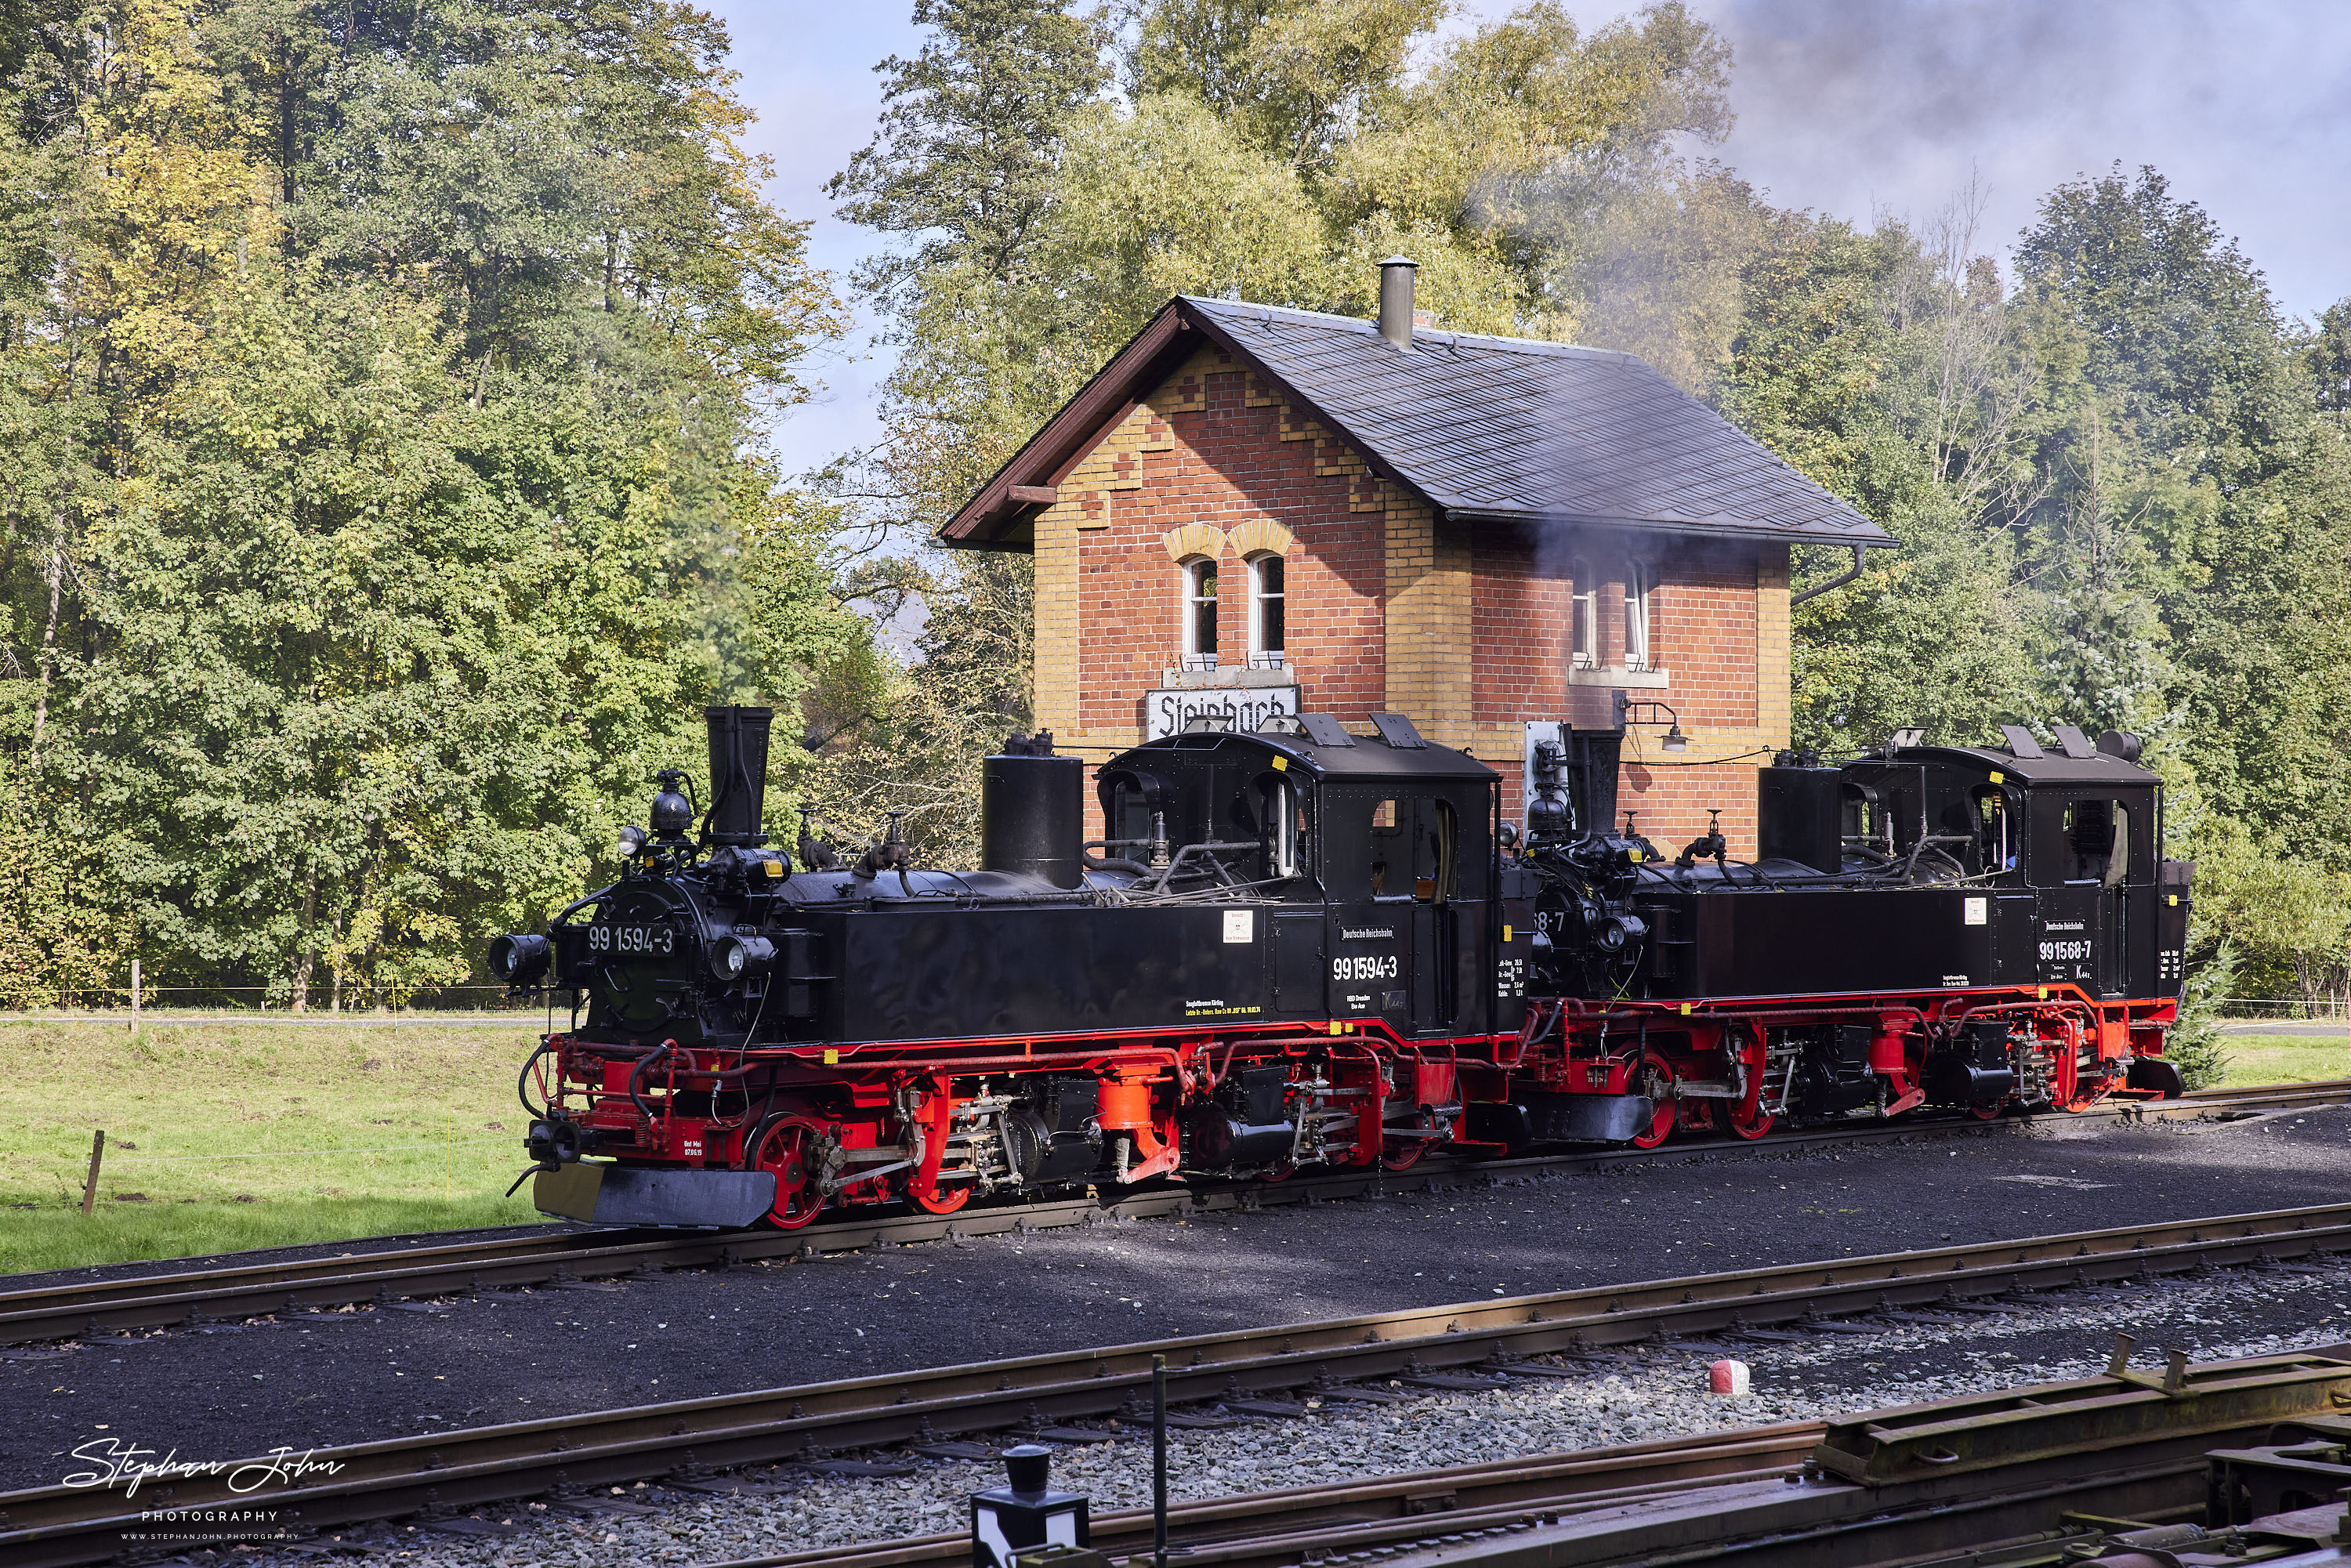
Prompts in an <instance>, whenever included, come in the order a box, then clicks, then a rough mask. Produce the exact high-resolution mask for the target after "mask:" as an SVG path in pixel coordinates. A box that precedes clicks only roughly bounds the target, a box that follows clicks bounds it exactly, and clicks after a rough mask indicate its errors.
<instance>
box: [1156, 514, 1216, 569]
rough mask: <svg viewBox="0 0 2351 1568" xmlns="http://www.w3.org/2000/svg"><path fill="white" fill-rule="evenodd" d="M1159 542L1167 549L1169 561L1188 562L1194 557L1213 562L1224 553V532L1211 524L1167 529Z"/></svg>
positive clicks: (1189, 524)
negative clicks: (1205, 558) (1201, 557)
mask: <svg viewBox="0 0 2351 1568" xmlns="http://www.w3.org/2000/svg"><path fill="white" fill-rule="evenodd" d="M1159 542H1160V543H1161V544H1163V545H1165V546H1166V547H1167V559H1169V560H1175V561H1184V560H1190V559H1192V558H1193V557H1194V556H1206V557H1207V558H1208V559H1210V560H1214V559H1217V557H1218V556H1220V555H1222V554H1224V553H1225V530H1224V529H1222V528H1217V526H1216V525H1215V524H1213V523H1186V524H1185V525H1184V526H1183V527H1182V528H1170V529H1168V530H1167V532H1165V534H1163V535H1161V536H1160V538H1159Z"/></svg>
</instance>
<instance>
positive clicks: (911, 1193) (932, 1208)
mask: <svg viewBox="0 0 2351 1568" xmlns="http://www.w3.org/2000/svg"><path fill="white" fill-rule="evenodd" d="M906 1196H907V1197H911V1198H913V1199H914V1207H917V1208H920V1209H923V1210H924V1211H925V1212H926V1213H930V1214H953V1213H954V1212H955V1211H956V1209H958V1208H961V1207H963V1206H964V1205H965V1204H967V1203H969V1202H970V1201H971V1187H970V1186H969V1185H968V1184H965V1185H962V1186H933V1187H932V1188H931V1190H930V1191H928V1192H922V1191H919V1190H917V1189H915V1188H914V1187H912V1186H910V1187H908V1188H907V1189H906Z"/></svg>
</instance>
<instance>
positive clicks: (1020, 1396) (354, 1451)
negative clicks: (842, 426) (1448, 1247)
mask: <svg viewBox="0 0 2351 1568" xmlns="http://www.w3.org/2000/svg"><path fill="white" fill-rule="evenodd" d="M2346 1251H2351V1204H2337V1205H2325V1206H2319V1207H2305V1208H2294V1209H2283V1210H2278V1211H2274V1212H2270V1213H2262V1214H2248V1215H2235V1216H2226V1217H2220V1218H2204V1219H2196V1220H2185V1221H2177V1222H2166V1223H2160V1224H2153V1225H2141V1226H2131V1227H2122V1228H2110V1229H2105V1230H2095V1231H2083V1232H2074V1233H2070V1234H2065V1235H2059V1236H2050V1237H2041V1238H2034V1239H2022V1240H2009V1241H1993V1242H1983V1243H1977V1244H1970V1245H1966V1246H1957V1247H1941V1248H1934V1249H1925V1250H1922V1251H1917V1252H1902V1253H1888V1254H1880V1255H1877V1256H1874V1257H1867V1258H1858V1259H1855V1258H1845V1259H1836V1260H1825V1261H1818V1262H1809V1263H1801V1264H1794V1265H1787V1266H1782V1267H1777V1268H1768V1269H1750V1270H1737V1271H1735V1272H1731V1273H1726V1274H1714V1275H1701V1276H1694V1277H1688V1278H1684V1279H1675V1280H1664V1281H1647V1282H1644V1283H1638V1284H1630V1285H1616V1286H1605V1287H1598V1288H1593V1289H1585V1290H1577V1291H1556V1292H1551V1293H1546V1294H1541V1295H1532V1296H1520V1297H1515V1298H1509V1299H1503V1300H1497V1301H1470V1302H1464V1303H1458V1304H1450V1305H1444V1306H1437V1307H1427V1308H1415V1309H1410V1310H1406V1311H1402V1312H1379V1313H1371V1314H1365V1315H1361V1316H1355V1317H1350V1318H1343V1319H1337V1320H1332V1321H1326V1322H1304V1323H1292V1324H1286V1325H1278V1326H1274V1327H1270V1328H1263V1329H1250V1330H1237V1331H1228V1332H1226V1333H1213V1334H1198V1335H1192V1336H1188V1337H1185V1338H1180V1339H1174V1340H1163V1341H1158V1342H1153V1343H1138V1344H1126V1345H1114V1346H1107V1347H1102V1348H1095V1349H1086V1350H1078V1351H1072V1352H1062V1353H1056V1354H1046V1355H1031V1356H1023V1357H1017V1358H1013V1359H1009V1360H1004V1361H995V1362H983V1363H977V1364H967V1365H961V1366H947V1367H938V1368H933V1369H929V1370H925V1371H917V1372H909V1373H889V1374H884V1375H877V1376H872V1377H862V1378H852V1379H845V1380H840V1381H835V1382H829V1383H819V1384H809V1385H798V1386H792V1387H785V1388H775V1389H762V1390H756V1391H753V1392H749V1393H744V1394H734V1395H726V1396H713V1397H707V1398H703V1399H695V1400H686V1401H681V1402H676V1403H672V1404H663V1405H651V1406H637V1407H634V1408H627V1409H619V1410H604V1411H592V1412H586V1413H581V1414H578V1415H571V1416H549V1417H544V1418H541V1419H538V1420H534V1421H528V1422H521V1423H516V1424H512V1425H507V1426H498V1427H479V1428H474V1429H471V1430H460V1431H450V1432H438V1433H432V1434H427V1435H423V1436H419V1437H402V1438H393V1439H388V1440H385V1441H381V1442H376V1443H367V1444H360V1445H355V1446H351V1447H348V1448H335V1449H328V1450H320V1451H319V1453H318V1454H316V1455H315V1456H313V1458H314V1459H315V1461H316V1462H318V1463H319V1464H324V1465H331V1466H333V1467H334V1468H333V1469H331V1470H322V1471H319V1472H317V1473H318V1474H319V1475H322V1476H329V1477H331V1478H332V1479H324V1480H319V1481H309V1480H308V1479H299V1480H298V1484H295V1485H293V1486H290V1487H287V1488H286V1489H284V1490H276V1491H273V1492H271V1493H270V1494H269V1497H270V1502H271V1505H272V1506H273V1507H277V1508H280V1509H293V1510H296V1511H298V1513H299V1516H300V1517H301V1518H302V1519H303V1520H304V1521H306V1522H308V1523H309V1524H312V1525H318V1524H324V1523H329V1522H338V1521H359V1520H365V1519H374V1518H383V1517H388V1516H392V1515H397V1514H406V1513H413V1512H417V1511H429V1510H435V1509H442V1508H447V1507H452V1506H457V1507H471V1506H474V1505H475V1504H478V1503H482V1502H487V1501H495V1500H509V1499H513V1498H517V1497H529V1496H536V1495H538V1494H540V1493H543V1492H549V1491H559V1490H564V1489H567V1488H570V1487H574V1486H580V1485H596V1486H605V1485H611V1484H613V1483H616V1482H622V1481H634V1480H640V1479H653V1478H656V1477H664V1476H671V1477H682V1478H692V1477H695V1476H697V1475H699V1474H700V1473H702V1472H704V1471H705V1470H706V1469H711V1468H721V1469H723V1468H731V1467H739V1466H744V1465H751V1464H772V1463H776V1462H779V1461H792V1460H799V1461H808V1460H812V1459H817V1458H823V1457H825V1456H826V1455H827V1454H829V1453H831V1451H833V1450H836V1449H841V1448H876V1447H882V1446H884V1445H890V1444H898V1443H904V1442H910V1441H925V1440H935V1439H939V1438H945V1437H957V1436H963V1435H974V1434H981V1435H993V1434H996V1433H1000V1432H1002V1431H1004V1430H1006V1429H1007V1428H1010V1427H1020V1426H1023V1425H1034V1424H1040V1423H1050V1422H1068V1421H1074V1420H1085V1419H1090V1418H1092V1419H1099V1418H1102V1417H1106V1416H1124V1417H1125V1418H1126V1419H1128V1420H1132V1419H1134V1417H1135V1416H1136V1414H1137V1412H1138V1409H1139V1406H1140V1402H1141V1401H1142V1400H1143V1399H1144V1397H1145V1395H1146V1391H1147V1390H1148V1388H1149V1386H1150V1383H1151V1375H1152V1373H1151V1358H1152V1356H1153V1355H1155V1354H1163V1355H1165V1356H1166V1357H1167V1360H1168V1385H1169V1397H1170V1399H1171V1400H1174V1401H1175V1402H1178V1403H1194V1404H1196V1403H1205V1402H1209V1401H1214V1400H1219V1399H1233V1398H1249V1397H1264V1396H1280V1395H1284V1394H1287V1393H1288V1392H1290V1391H1291V1390H1294V1389H1299V1388H1301V1387H1303V1388H1312V1387H1315V1386H1317V1385H1324V1386H1328V1385H1336V1384H1339V1383H1343V1382H1346V1381H1350V1380H1357V1379H1364V1378H1387V1379H1408V1378H1426V1377H1432V1376H1437V1375H1443V1374H1447V1373H1451V1374H1454V1375H1455V1377H1454V1379H1453V1380H1452V1381H1451V1382H1450V1383H1447V1382H1445V1381H1442V1380H1441V1379H1440V1381H1438V1382H1437V1383H1436V1384H1435V1385H1436V1386H1456V1387H1458V1386H1461V1381H1460V1379H1459V1376H1458V1375H1459V1374H1460V1373H1461V1372H1463V1371H1464V1370H1465V1369H1479V1368H1483V1369H1485V1370H1487V1371H1489V1372H1491V1373H1494V1374H1499V1375H1508V1374H1510V1370H1511V1367H1512V1365H1513V1364H1514V1363H1520V1362H1523V1361H1524V1358H1527V1357H1530V1356H1535V1355H1541V1354H1552V1355H1559V1354H1565V1355H1568V1356H1571V1357H1573V1356H1576V1355H1580V1354H1589V1353H1592V1352H1594V1351H1597V1350H1601V1349H1603V1348H1604V1347H1607V1346H1611V1345H1623V1344H1630V1343H1637V1342H1639V1341H1642V1340H1644V1339H1651V1338H1656V1339H1665V1338H1667V1337H1668V1336H1670V1335H1673V1334H1677V1333H1722V1332H1725V1331H1728V1332H1730V1333H1738V1332H1740V1331H1741V1330H1747V1329H1763V1328H1768V1327H1770V1326H1771V1325H1773V1324H1788V1323H1796V1324H1802V1322H1805V1321H1806V1320H1807V1319H1808V1318H1810V1319H1817V1318H1818V1317H1820V1316H1821V1315H1823V1313H1829V1314H1834V1313H1835V1312H1870V1311H1873V1310H1877V1309H1898V1308H1901V1307H1906V1306H1907V1307H1917V1306H1936V1305H1938V1304H1946V1305H1947V1306H1948V1308H1949V1309H1950V1310H1964V1309H1965V1308H1966V1307H1968V1306H1969V1305H1970V1304H1971V1303H1974V1304H1979V1305H1980V1304H1981V1303H1982V1301H1983V1300H1984V1299H1987V1298H1992V1297H1998V1296H2015V1295H2019V1294H2028V1293H2030V1292H2033V1291H2044V1290H2050V1289H2055V1288H2061V1287H2064V1286H2067V1285H2074V1284H2086V1283H2089V1282H2091V1281H2116V1280H2124V1281H2128V1280H2133V1279H2154V1278H2157V1277H2160V1276H2165V1275H2179V1274H2189V1275H2193V1274H2197V1273H2199V1272H2201V1271H2202V1270H2207V1269H2210V1268H2212V1267H2215V1266H2229V1265H2241V1264H2260V1263H2272V1262H2279V1261H2283V1260H2287V1259H2292V1258H2305V1257H2313V1256H2332V1255H2334V1254H2336V1253H2341V1252H2346ZM1558 1370H1559V1369H1558V1367H1557V1366H1556V1365H1552V1366H1550V1367H1548V1368H1547V1370H1546V1371H1545V1372H1542V1373H1537V1372H1535V1371H1533V1370H1532V1368H1531V1367H1530V1368H1529V1370H1528V1371H1527V1373H1526V1375H1557V1373H1558ZM1497 1381H1499V1377H1498V1378H1497ZM242 1495H243V1494H241V1493H239V1492H238V1491H236V1490H235V1489H234V1488H233V1487H232V1486H231V1484H230V1482H229V1480H228V1479H226V1478H225V1476H222V1475H212V1476H199V1477H186V1478H183V1479H178V1480H176V1481H175V1482H172V1483H171V1484H169V1485H164V1486H157V1487H154V1488H152V1490H150V1492H149V1493H148V1496H149V1497H150V1499H151V1500H150V1501H149V1502H148V1503H147V1506H150V1507H154V1506H169V1507H174V1508H190V1507H213V1506H220V1505H224V1504H231V1503H235V1502H236V1501H238V1500H240V1499H241V1497H242ZM0 1515H5V1527H0V1561H5V1562H8V1563H25V1564H29V1565H41V1564H66V1563H85V1562H91V1561H97V1560H100V1559H102V1558H104V1557H106V1556H108V1555H110V1554H112V1552H114V1551H115V1550H116V1549H117V1547H118V1545H119V1543H120V1540H121V1538H122V1536H123V1535H124V1533H125V1532H126V1531H131V1530H135V1529H136V1528H137V1527H138V1524H139V1514H138V1511H137V1509H136V1508H135V1507H130V1506H126V1505H125V1503H124V1501H123V1500H122V1499H120V1498H119V1497H118V1496H116V1495H115V1494H114V1493H112V1492H111V1491H110V1490H89V1489H86V1488H75V1487H71V1486H57V1487H48V1488H41V1489H35V1490H26V1491H18V1492H14V1493H8V1494H0Z"/></svg>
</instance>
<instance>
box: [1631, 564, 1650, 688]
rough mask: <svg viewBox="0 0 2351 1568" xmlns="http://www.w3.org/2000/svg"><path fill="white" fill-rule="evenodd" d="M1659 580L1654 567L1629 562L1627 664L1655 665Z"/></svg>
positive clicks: (1635, 666) (1644, 667)
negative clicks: (1655, 613) (1655, 619)
mask: <svg viewBox="0 0 2351 1568" xmlns="http://www.w3.org/2000/svg"><path fill="white" fill-rule="evenodd" d="M1656 594H1657V582H1656V573H1655V570H1654V569H1652V568H1650V567H1648V566H1646V565H1645V564H1643V563H1642V562H1640V561H1637V560H1635V561H1627V562H1625V668H1626V669H1628V670H1648V669H1655V668H1656V662H1655V661H1656V643H1655V641H1654V636H1653V633H1654V631H1655V627H1654V612H1655V611H1656Z"/></svg>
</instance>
